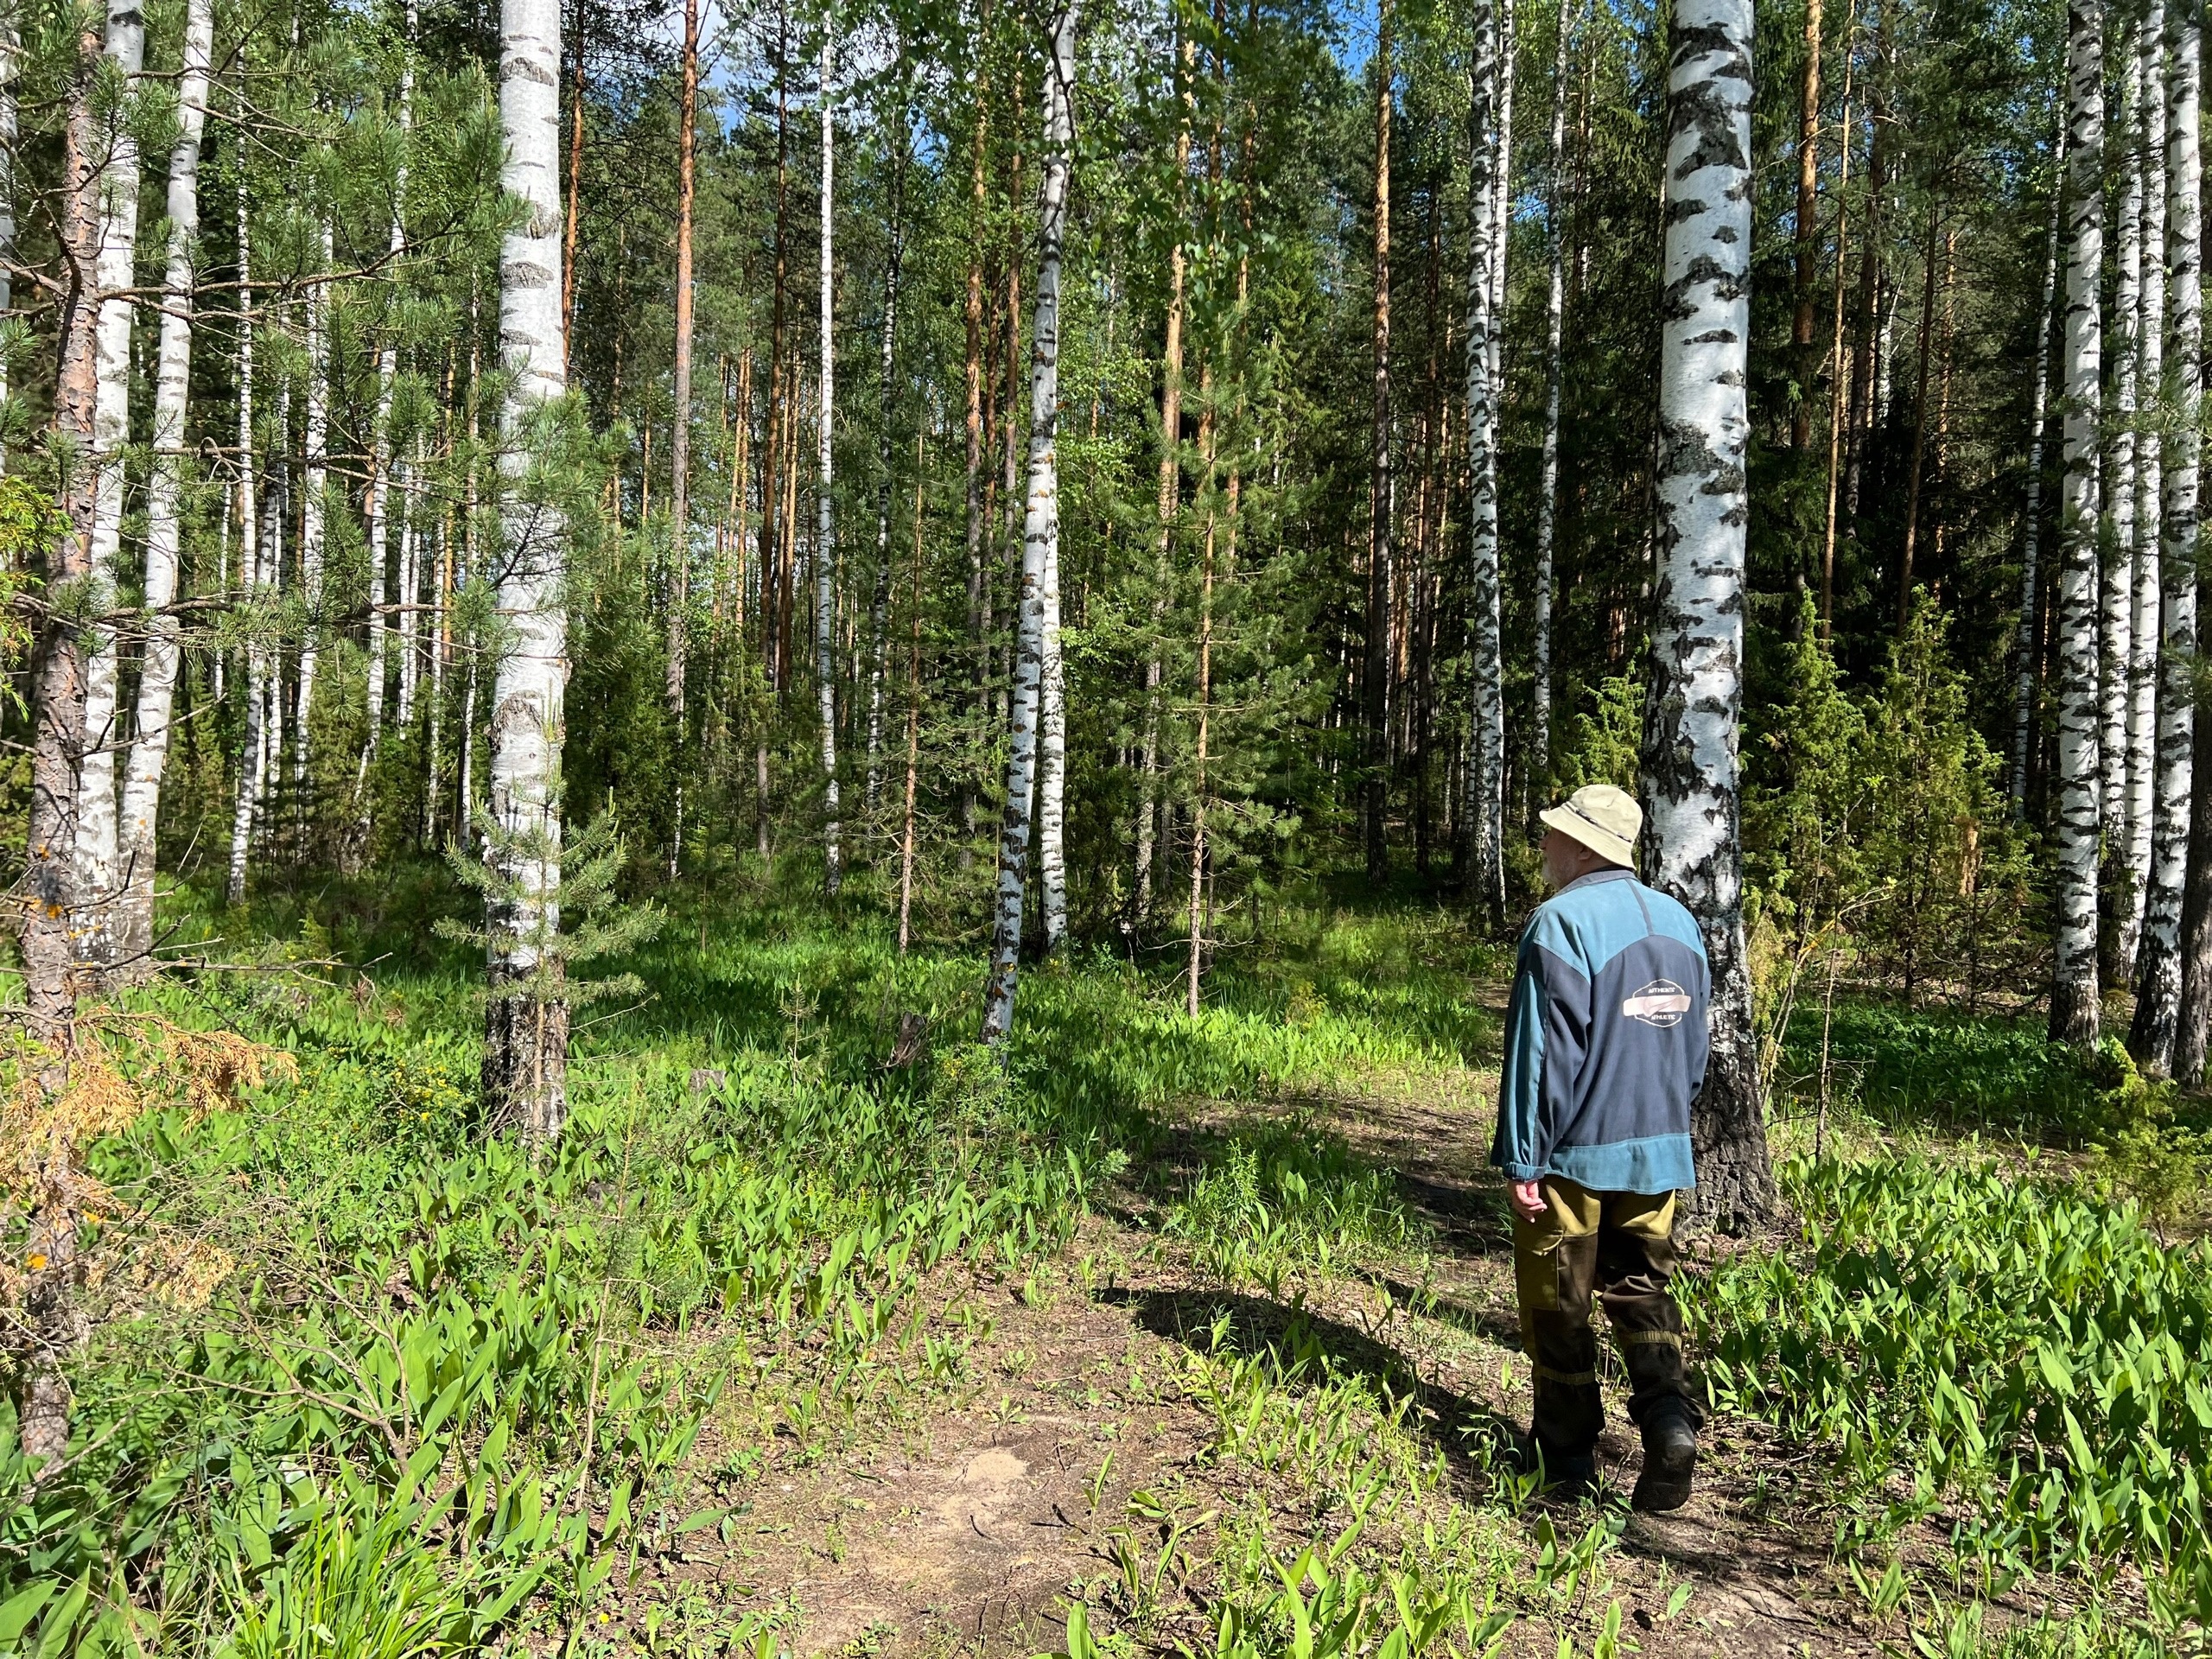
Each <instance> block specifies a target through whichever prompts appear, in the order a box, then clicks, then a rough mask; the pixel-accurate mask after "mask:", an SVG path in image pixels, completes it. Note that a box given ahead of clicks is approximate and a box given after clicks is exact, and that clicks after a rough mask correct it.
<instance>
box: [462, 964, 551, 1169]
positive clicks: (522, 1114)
mask: <svg viewBox="0 0 2212 1659" xmlns="http://www.w3.org/2000/svg"><path fill="white" fill-rule="evenodd" d="M483 1090H484V1116H485V1121H486V1123H487V1124H489V1125H490V1126H491V1128H493V1129H494V1130H500V1129H505V1128H513V1129H515V1130H516V1131H517V1132H518V1133H519V1134H520V1135H521V1136H522V1138H523V1139H524V1141H527V1142H528V1143H530V1144H531V1145H532V1146H551V1145H553V1144H554V1143H555V1142H556V1141H559V1140H560V1138H561V1131H562V1129H563V1128H564V1127H565V1126H566V1125H567V1122H568V1118H569V1005H568V1004H567V1003H565V1002H556V1001H539V1000H538V999H537V998H536V997H534V996H532V995H531V994H530V993H529V992H528V991H526V990H524V991H512V990H510V991H494V992H493V995H492V998H491V1001H488V1002H487V1003H486V1005H485V1008H484V1071H483Z"/></svg>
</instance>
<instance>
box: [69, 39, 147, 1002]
mask: <svg viewBox="0 0 2212 1659" xmlns="http://www.w3.org/2000/svg"><path fill="white" fill-rule="evenodd" d="M105 49H106V52H107V55H108V56H109V58H110V59H111V60H113V61H114V62H115V64H116V66H117V67H118V69H119V70H120V71H121V73H122V74H123V76H124V80H125V84H126V85H129V86H132V87H133V88H134V89H135V87H136V86H137V80H138V77H139V73H140V72H141V71H142V69H143V67H144V65H145V57H146V24H145V20H144V16H143V13H142V12H141V11H140V10H139V6H138V0H110V3H109V5H108V9H107V38H106V47H105ZM110 144H111V148H110V149H109V152H108V160H107V168H106V175H105V178H104V179H103V180H102V181H101V187H100V188H101V196H102V200H101V212H100V244H99V258H98V261H97V270H98V273H99V274H98V277H97V280H98V282H99V289H100V296H101V297H100V301H99V346H98V351H99V391H98V392H97V394H96V396H97V402H96V404H95V406H94V410H93V418H92V449H91V456H92V472H93V474H94V477H95V480H96V482H95V485H94V488H95V490H96V492H97V493H96V496H95V505H94V509H93V519H92V579H93V581H94V582H95V583H97V584H98V591H97V594H96V595H95V598H94V602H93V610H94V613H95V614H96V615H99V616H101V617H102V618H103V619H105V615H106V613H108V612H110V611H111V610H112V609H113V608H114V606H115V586H116V581H117V577H118V574H119V573H118V570H117V569H116V564H117V560H118V556H119V555H120V553H121V551H122V545H123V493H124V454H123V451H124V446H126V445H127V444H128V443H129V442H130V329H131V324H132V322H133V321H134V319H135V316H136V314H137V303H136V302H134V301H133V300H131V299H130V292H129V291H130V289H131V287H132V286H133V285H134V282H135V276H134V270H133V266H134V264H135V256H136V254H137V242H138V175H139V158H138V143H137V139H136V138H135V137H132V135H131V131H130V125H129V124H128V122H123V123H120V124H118V125H117V126H116V127H115V128H114V130H113V133H112V137H111V140H110ZM87 632H88V636H89V640H90V643H89V645H88V647H87V649H86V658H85V753H84V758H83V760H82V761H81V762H80V763H79V774H80V775H79V779H78V783H77V891H78V896H79V903H80V904H81V905H82V906H83V907H84V912H85V913H84V915H83V916H82V917H80V918H79V925H78V930H77V954H78V956H79V959H80V960H82V961H84V962H86V963H92V964H94V965H96V966H99V967H103V968H105V967H106V966H108V965H110V964H111V963H113V962H114V961H115V960H116V950H117V940H116V927H117V922H118V917H117V913H116V912H117V910H118V897H119V894H120V893H121V889H122V885H123V871H122V869H121V868H120V863H119V859H118V848H117V825H116V790H115V770H116V762H115V757H116V753H117V751H118V749H119V748H120V747H122V735H123V734H122V732H121V730H120V729H119V726H118V715H119V714H120V712H121V711H120V709H119V708H118V702H117V696H116V692H117V686H116V675H117V669H118V663H117V661H116V645H117V639H116V629H115V625H114V623H112V622H111V621H108V620H100V621H98V622H95V623H94V624H93V626H92V627H91V628H90V629H89V630H88V631H87Z"/></svg>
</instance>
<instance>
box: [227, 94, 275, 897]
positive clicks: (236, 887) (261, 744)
mask: <svg viewBox="0 0 2212 1659" xmlns="http://www.w3.org/2000/svg"><path fill="white" fill-rule="evenodd" d="M238 111H239V113H238V134H239V137H238V143H239V151H240V155H239V162H238V283H239V284H240V286H239V289H238V562H239V563H240V565H241V566H242V567H244V569H243V572H242V574H244V575H245V595H246V600H247V602H248V604H249V605H251V604H253V603H255V602H257V601H258V600H259V599H260V597H261V590H262V584H263V583H264V582H265V581H267V579H268V578H267V576H266V575H264V571H265V569H266V568H267V567H266V562H265V560H264V550H263V547H262V538H263V537H264V536H265V535H266V534H267V533H268V532H269V530H270V519H269V518H267V517H266V516H264V517H262V518H260V520H259V522H258V523H257V522H256V514H255V511H254V510H255V507H256V505H257V497H258V488H259V486H258V485H257V481H256V480H255V477H254V470H253V290H252V289H251V287H248V286H246V284H247V283H250V282H251V278H252V274H253V272H252V261H251V257H249V253H250V249H251V241H250V238H249V235H248V230H249V224H250V221H249V219H248V215H247V212H246V181H245V95H244V94H243V92H241V94H240V95H239V99H238ZM245 661H246V707H245V750H244V751H243V753H241V754H240V755H239V757H238V794H237V797H236V799H235V802H234V804H233V806H232V813H231V855H230V868H229V870H228V872H227V879H226V883H225V886H224V894H225V897H226V899H228V901H229V902H230V903H232V904H233V905H235V904H238V903H239V902H241V901H242V900H243V899H245V874H246V863H247V860H248V858H249V857H250V855H251V850H252V846H253V824H254V818H255V817H256V815H257V814H258V813H259V812H260V810H261V793H262V790H263V788H264V785H266V783H267V769H266V766H265V764H264V763H265V761H266V760H267V758H268V744H269V740H268V737H267V735H266V734H264V731H263V729H262V721H261V716H262V711H263V706H264V704H265V703H266V702H268V701H269V652H268V650H267V648H266V647H265V646H264V645H263V644H262V643H261V641H260V640H259V639H251V640H249V641H248V642H247V645H246V652H245Z"/></svg>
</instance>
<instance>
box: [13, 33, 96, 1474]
mask: <svg viewBox="0 0 2212 1659" xmlns="http://www.w3.org/2000/svg"><path fill="white" fill-rule="evenodd" d="M80 15H81V14H80ZM100 52H101V41H100V35H99V32H98V31H97V30H96V29H94V28H93V27H92V22H91V19H90V17H89V16H87V17H86V19H85V22H84V23H83V25H82V26H81V27H80V31H79V35H78V40H77V61H76V64H75V65H74V71H75V73H74V74H73V78H72V80H71V85H70V88H69V105H68V114H67V119H66V123H65V125H64V127H63V130H62V138H61V186H62V188H61V190H60V213H59V214H58V215H57V217H58V218H59V219H60V225H59V227H58V228H59V231H60V242H61V245H62V249H63V251H64V253H65V255H66V257H65V259H64V260H63V262H62V272H63V276H62V283H63V286H62V288H61V291H60V296H59V305H58V307H57V309H58V311H59V315H58V317H57V319H56V326H57V347H58V352H57V354H58V357H59V359H60V361H59V373H58V374H57V376H56V379H55V384H54V435H55V436H56V438H57V439H59V440H60V441H62V442H67V443H69V444H71V445H73V447H74V448H75V449H76V451H77V453H78V454H91V453H92V438H93V432H94V424H95V422H96V420H97V418H98V405H99V344H98V339H97V334H98V327H99V306H100V302H99V289H98V286H97V283H98V277H97V274H96V268H97V265H98V264H99V251H100V232H101V225H100V219H101V214H100V181H101V168H100V159H99V158H100V156H101V154H102V152H103V149H104V148H105V135H104V134H103V133H102V132H101V130H100V123H99V118H98V117H97V115H96V114H95V112H94V106H93V99H94V97H95V95H96V94H95V88H96V86H97V85H98V82H99V56H100ZM98 493H99V480H98V477H97V474H94V473H93V472H92V471H91V470H90V469H86V468H82V467H79V468H74V469H72V470H71V471H70V472H69V473H68V474H67V475H66V476H65V479H64V482H63V487H62V493H61V497H60V507H61V510H62V512H63V514H64V515H65V517H66V518H67V521H68V522H67V531H65V533H64V534H63V535H62V537H61V538H60V541H59V542H57V543H55V544H54V546H53V547H52V548H50V549H49V550H48V556H47V561H46V576H47V580H48V584H49V586H52V587H60V586H62V585H63V584H65V583H82V582H86V581H87V580H88V579H89V578H90V576H91V575H92V561H91V548H92V526H93V522H94V519H95V518H96V516H97V506H96V500H97V496H98ZM30 682H31V715H32V748H31V797H30V807H29V845H28V847H27V848H26V849H25V864H26V867H27V868H26V869H25V871H24V877H23V887H24V889H25V893H26V895H27V897H28V898H29V900H30V902H29V904H28V905H27V906H25V907H24V909H23V912H22V935H21V944H22V957H23V990H24V1001H25V1004H26V1007H25V1010H24V1012H25V1013H26V1014H28V1015H29V1020H28V1024H29V1031H30V1035H31V1036H32V1038H34V1039H35V1040H36V1041H37V1042H38V1043H40V1044H41V1046H44V1048H45V1049H46V1050H47V1052H48V1056H49V1057H50V1058H49V1059H48V1061H47V1062H46V1063H45V1064H43V1065H41V1069H40V1071H39V1075H38V1081H39V1085H40V1089H41V1093H42V1094H43V1095H44V1096H46V1098H47V1099H48V1101H49V1102H51V1101H53V1100H54V1099H55V1098H57V1097H58V1096H60V1092H61V1090H62V1089H63V1088H64V1087H65V1086H66V1084H67V1065H68V1054H69V1046H70V1042H71V1040H72V1037H73V1026H74V1020H75V1017H76V1009H77V975H76V963H75V959H74V957H75V951H74V946H73V935H74V934H75V932H76V930H77V927H78V925H79V924H78V911H79V896H80V895H79V888H78V886H77V867H76V861H75V856H74V855H75V849H76V841H77V788H78V779H79V775H80V772H81V762H82V760H83V757H84V749H85V655H84V646H83V645H82V643H81V635H80V632H79V627H78V626H77V624H76V623H75V622H74V620H72V619H70V618H68V617H67V616H65V615H63V614H60V613H56V612H48V613H46V614H45V615H44V616H42V617H41V619H40V620H39V623H38V632H37V635H36V637H35V640H34V642H33V645H32V648H31V661H30ZM74 1157H75V1148H74V1147H73V1146H72V1145H70V1144H69V1143H68V1141H67V1137H66V1135H65V1136H63V1137H61V1138H60V1142H59V1144H57V1145H56V1146H55V1147H54V1149H53V1153H52V1155H51V1157H50V1159H49V1160H48V1166H47V1168H46V1169H45V1170H43V1171H41V1174H42V1175H43V1176H44V1179H41V1182H40V1185H41V1192H39V1194H38V1197H37V1199H36V1202H35V1208H34V1210H33V1212H32V1217H31V1230H30V1236H29V1239H28V1240H27V1241H26V1242H27V1243H28V1245H29V1249H30V1250H34V1251H36V1252H38V1253H39V1254H40V1255H43V1256H45V1257H46V1262H45V1265H44V1266H42V1267H41V1268H37V1269H35V1270H34V1271H33V1273H32V1274H31V1275H30V1277H29V1282H28V1283H27V1284H26V1285H25V1287H24V1291H23V1301H24V1308H23V1312H24V1314H25V1316H26V1317H25V1319H24V1320H23V1321H22V1325H23V1327H24V1328H23V1329H22V1332H21V1334H20V1337H19V1338H18V1341H19V1343H20V1345H18V1344H17V1343H11V1344H10V1346H11V1347H14V1348H15V1350H16V1351H15V1352H14V1353H13V1354H12V1355H11V1356H10V1357H12V1358H13V1359H14V1360H15V1361H16V1374H15V1377H14V1383H15V1395H16V1425H17V1427H16V1435H17V1441H18V1444H20V1445H21V1446H22V1451H23V1454H24V1456H25V1457H26V1458H27V1459H30V1460H31V1461H32V1462H33V1464H34V1465H42V1464H46V1463H50V1462H53V1461H54V1460H56V1459H60V1458H61V1457H62V1456H64V1455H65V1454H66V1453H67V1451H68V1449H69V1385H68V1382H67V1379H66V1378H65V1377H64V1376H63V1375H62V1370H61V1363H60V1357H61V1355H62V1354H63V1353H65V1352H67V1351H68V1350H69V1349H71V1348H73V1347H74V1346H75V1345H76V1343H77V1340H78V1338H79V1332H80V1330H81V1325H80V1321H79V1317H78V1314H77V1312H76V1290H77V1285H78V1281H79V1276H80V1268H79V1262H78V1260H77V1251H76V1239H77V1216H78V1196H79V1195H78V1192H77V1187H76V1184H75V1183H74V1181H73V1179H72V1169H73V1161H74Z"/></svg>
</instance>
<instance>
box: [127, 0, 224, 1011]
mask: <svg viewBox="0 0 2212 1659" xmlns="http://www.w3.org/2000/svg"><path fill="white" fill-rule="evenodd" d="M214 40H215V23H214V4H213V0H188V3H187V5H186V8H185V18H184V71H183V74H182V76H181V79H179V81H178V84H177V137H176V147H175V149H174V150H172V151H171V152H170V155H169V179H168V219H169V245H168V273H167V276H166V277H165V279H164V282H163V284H162V333H161V346H160V353H161V355H160V358H159V359H158V360H159V368H158V370H157V371H156V382H155V391H154V474H153V482H152V487H151V489H150V491H149V495H148V499H147V503H146V614H147V624H146V655H145V661H144V664H143V666H142V668H141V669H140V671H139V676H138V717H137V724H136V728H135V731H136V736H135V738H134V740H133V741H132V743H131V746H130V764H129V766H128V768H127V769H126V772H125V774H124V791H123V849H122V850H123V857H124V869H125V872H126V876H125V893H124V900H123V904H122V914H121V918H120V923H119V925H118V930H117V933H118V938H117V944H118V959H119V961H120V962H121V963H124V964H128V965H130V966H131V967H133V968H137V967H139V966H140V965H142V964H144V963H148V962H149V959H150V957H151V953H152V950H153V948H154V830H155V821H156V817H158V815H159V812H160V808H161V798H162V768H163V766H164V765H165V764H166V763H167V761H168V751H169V714H170V709H171V706H172V704H173V702H174V700H175V695H176V675H177V654H178V653H177V632H178V625H177V617H176V613H175V611H174V610H173V609H171V607H172V605H173V604H174V603H175V600H176V585H177V562H178V555H179V553H180V551H181V548H182V545H183V524H182V522H181V515H182V507H183V499H182V497H183V484H184V479H183V472H184V468H185V467H186V465H187V464H188V452H187V450H186V448H185V447H184V416H185V404H186V402H187V399H188V394H189V391H190V389H191V385H192V289H193V270H192V256H193V247H192V243H193V238H194V236H195V235H196V234H197V233H198V231H199V228H200V133H201V131H202V130H204V129H205V127H206V125H207V80H208V67H209V60H210V58H211V57H212V55H213V50H214Z"/></svg>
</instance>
